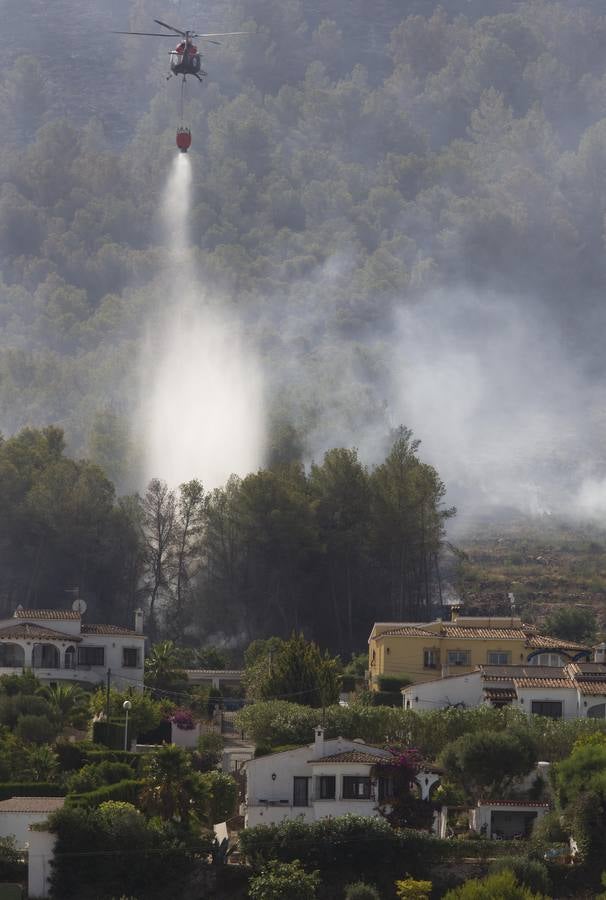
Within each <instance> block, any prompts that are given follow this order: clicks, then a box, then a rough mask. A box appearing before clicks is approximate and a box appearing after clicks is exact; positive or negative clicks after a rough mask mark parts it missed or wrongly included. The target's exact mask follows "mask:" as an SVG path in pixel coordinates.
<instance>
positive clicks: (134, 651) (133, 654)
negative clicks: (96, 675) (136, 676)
mask: <svg viewBox="0 0 606 900" xmlns="http://www.w3.org/2000/svg"><path fill="white" fill-rule="evenodd" d="M122 665H123V666H124V668H125V669H138V668H139V648H138V647H123V648H122Z"/></svg>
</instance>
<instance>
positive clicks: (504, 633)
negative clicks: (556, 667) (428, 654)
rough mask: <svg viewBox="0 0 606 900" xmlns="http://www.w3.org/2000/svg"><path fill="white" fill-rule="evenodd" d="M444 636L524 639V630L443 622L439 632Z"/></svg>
mask: <svg viewBox="0 0 606 900" xmlns="http://www.w3.org/2000/svg"><path fill="white" fill-rule="evenodd" d="M438 633H439V634H443V635H444V636H445V637H456V638H466V639H467V640H472V641H474V640H477V641H486V640H495V641H499V640H508V641H514V640H515V641H525V640H526V632H525V631H523V630H522V629H521V628H491V627H489V626H485V627H479V628H478V627H474V626H471V625H459V624H458V623H454V624H453V623H450V622H444V624H443V625H442V630H441V632H438Z"/></svg>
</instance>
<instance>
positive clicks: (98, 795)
mask: <svg viewBox="0 0 606 900" xmlns="http://www.w3.org/2000/svg"><path fill="white" fill-rule="evenodd" d="M142 787H143V782H142V781H135V779H134V778H131V779H124V780H123V781H118V782H116V784H105V785H102V786H101V787H98V788H96V789H95V790H94V791H86V792H84V793H81V794H68V796H67V799H66V801H65V802H66V806H70V807H80V808H84V809H93V808H95V807H98V806H100V805H101V804H102V803H107V802H108V801H110V800H115V801H122V802H124V803H132V804H133V805H134V806H136V805H137V804H138V802H139V795H140V793H141V790H142Z"/></svg>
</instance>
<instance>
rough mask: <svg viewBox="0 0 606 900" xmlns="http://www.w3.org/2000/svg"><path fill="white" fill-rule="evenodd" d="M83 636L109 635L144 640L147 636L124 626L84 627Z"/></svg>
mask: <svg viewBox="0 0 606 900" xmlns="http://www.w3.org/2000/svg"><path fill="white" fill-rule="evenodd" d="M82 634H107V635H112V634H115V635H116V636H118V637H119V636H121V635H122V636H125V637H138V638H141V639H143V638H144V637H145V635H143V634H141V633H140V632H139V631H134V630H133V629H132V628H124V627H123V626H122V625H83V626H82Z"/></svg>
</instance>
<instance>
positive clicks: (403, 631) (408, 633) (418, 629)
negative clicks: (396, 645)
mask: <svg viewBox="0 0 606 900" xmlns="http://www.w3.org/2000/svg"><path fill="white" fill-rule="evenodd" d="M384 637H424V638H428V639H435V638H436V637H439V632H435V631H429V630H428V629H426V628H423V627H422V626H421V625H419V626H416V625H400V626H399V627H396V628H390V630H389V631H382V632H381V634H378V635H377V636H376V640H377V641H378V640H380V639H381V638H384Z"/></svg>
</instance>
